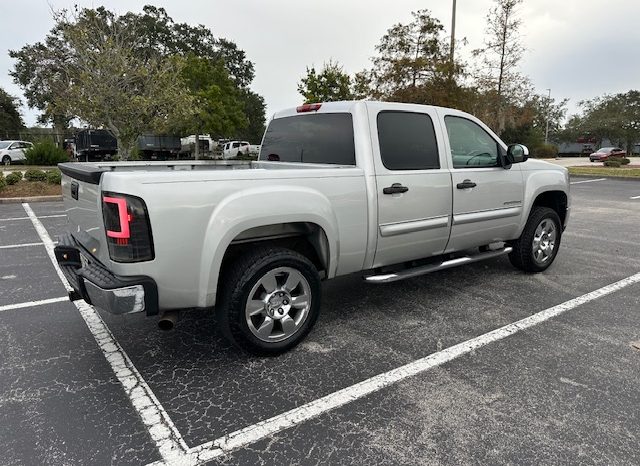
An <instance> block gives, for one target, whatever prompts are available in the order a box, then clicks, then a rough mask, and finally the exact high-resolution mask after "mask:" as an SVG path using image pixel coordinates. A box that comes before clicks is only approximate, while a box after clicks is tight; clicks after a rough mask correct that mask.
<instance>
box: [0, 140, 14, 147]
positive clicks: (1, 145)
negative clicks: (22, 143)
mask: <svg viewBox="0 0 640 466" xmlns="http://www.w3.org/2000/svg"><path fill="white" fill-rule="evenodd" d="M9 144H11V141H0V149H6V148H7V147H9Z"/></svg>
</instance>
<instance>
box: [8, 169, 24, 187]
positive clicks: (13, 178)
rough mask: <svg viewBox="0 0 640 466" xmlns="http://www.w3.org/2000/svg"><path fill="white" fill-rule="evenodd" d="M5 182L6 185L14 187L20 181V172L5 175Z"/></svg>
mask: <svg viewBox="0 0 640 466" xmlns="http://www.w3.org/2000/svg"><path fill="white" fill-rule="evenodd" d="M6 180H7V184H8V185H14V184H16V183H18V182H19V181H20V180H22V172H20V171H16V172H11V173H9V174H8V175H7V178H6Z"/></svg>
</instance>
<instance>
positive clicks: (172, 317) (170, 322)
mask: <svg viewBox="0 0 640 466" xmlns="http://www.w3.org/2000/svg"><path fill="white" fill-rule="evenodd" d="M179 317H180V312H179V311H167V312H164V313H163V314H162V315H161V316H160V320H158V328H160V330H164V331H169V330H173V327H175V325H176V322H178V318H179Z"/></svg>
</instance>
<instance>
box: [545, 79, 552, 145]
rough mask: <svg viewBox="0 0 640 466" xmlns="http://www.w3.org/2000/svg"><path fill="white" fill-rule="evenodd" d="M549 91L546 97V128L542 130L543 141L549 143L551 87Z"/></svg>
mask: <svg viewBox="0 0 640 466" xmlns="http://www.w3.org/2000/svg"><path fill="white" fill-rule="evenodd" d="M547 90H548V91H549V97H547V128H546V129H545V131H544V143H545V144H548V143H549V116H550V115H551V89H547Z"/></svg>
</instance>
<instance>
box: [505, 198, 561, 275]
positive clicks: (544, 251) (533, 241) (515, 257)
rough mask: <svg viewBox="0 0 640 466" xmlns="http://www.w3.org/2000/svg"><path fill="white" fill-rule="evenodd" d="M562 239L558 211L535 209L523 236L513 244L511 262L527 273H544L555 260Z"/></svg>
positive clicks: (546, 208) (510, 254)
mask: <svg viewBox="0 0 640 466" xmlns="http://www.w3.org/2000/svg"><path fill="white" fill-rule="evenodd" d="M561 237H562V226H561V223H560V217H558V214H557V213H556V211H555V210H553V209H550V208H548V207H534V208H533V210H532V211H531V214H530V215H529V219H528V220H527V224H526V225H525V227H524V230H523V231H522V235H520V238H518V239H517V240H515V241H513V242H512V244H511V246H512V247H513V251H511V253H509V260H510V261H511V263H512V264H513V265H514V266H515V267H517V268H519V269H521V270H524V271H525V272H542V271H543V270H546V269H547V268H548V267H549V266H550V265H551V264H552V263H553V261H554V260H555V258H556V255H557V254H558V248H559V247H560V239H561Z"/></svg>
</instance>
